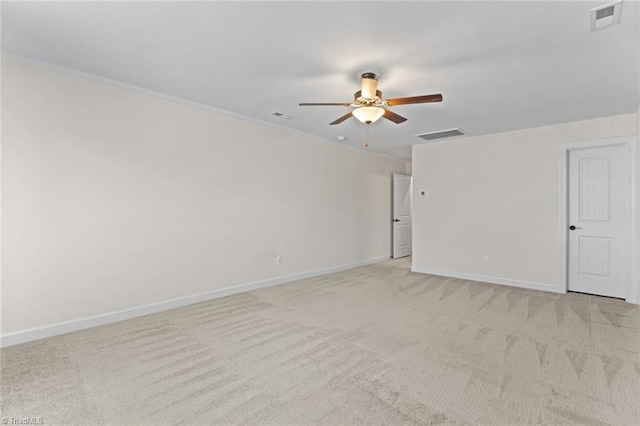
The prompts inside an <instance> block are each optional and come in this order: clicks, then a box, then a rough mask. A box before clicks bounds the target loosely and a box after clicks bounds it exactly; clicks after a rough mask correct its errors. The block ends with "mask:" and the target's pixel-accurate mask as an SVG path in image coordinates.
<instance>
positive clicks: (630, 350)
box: [0, 259, 640, 425]
mask: <svg viewBox="0 0 640 426" xmlns="http://www.w3.org/2000/svg"><path fill="white" fill-rule="evenodd" d="M639 353H640V311H639V310H638V307H637V306H634V305H630V304H627V303H625V302H623V301H620V300H614V299H608V298H601V297H596V296H588V295H582V294H568V295H557V294H551V293H544V292H538V291H530V290H522V289H517V288H510V287H505V286H499V285H491V284H483V283H478V282H470V281H464V280H458V279H450V278H443V277H436V276H431V275H422V274H415V273H411V272H410V271H409V260H408V259H400V260H389V261H385V262H382V263H379V264H375V265H370V266H365V267H361V268H356V269H352V270H349V271H344V272H339V273H335V274H331V275H326V276H322V277H317V278H312V279H307V280H302V281H297V282H293V283H289V284H285V285H280V286H277V287H271V288H267V289H262V290H258V291H252V292H250V293H244V294H239V295H235V296H231V297H227V298H224V299H218V300H214V301H210V302H205V303H200V304H196V305H191V306H187V307H184V308H180V309H175V310H172V311H167V312H163V313H160V314H154V315H149V316H146V317H143V318H138V319H134V320H129V321H124V322H120V323H117V324H112V325H108V326H103V327H99V328H94V329H90V330H85V331H81V332H76V333H71V334H67V335H63V336H58V337H53V338H50V339H46V340H41V341H37V342H32V343H27V344H23V345H18V346H14V347H9V348H5V349H3V350H2V351H1V353H0V355H1V363H2V366H1V367H2V370H1V380H2V382H1V385H0V386H1V388H0V390H1V395H2V416H4V417H5V418H6V417H14V418H23V417H25V416H30V417H42V418H44V421H45V424H83V425H86V424H117V425H124V424H153V425H160V424H215V425H224V424H290V425H302V424H322V425H338V424H340V425H347V424H361V425H375V424H379V425H395V424H458V423H463V424H488V425H497V424H509V425H513V424H587V425H600V424H640V355H639Z"/></svg>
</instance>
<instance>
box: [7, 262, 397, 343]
mask: <svg viewBox="0 0 640 426" xmlns="http://www.w3.org/2000/svg"><path fill="white" fill-rule="evenodd" d="M387 259H389V256H380V257H375V258H373V259H368V260H364V261H361V262H356V263H350V264H347V265H340V266H333V267H331V268H325V269H318V270H316V271H309V272H302V273H299V274H294V275H287V276H283V277H277V278H271V279H268V280H264V281H256V282H252V283H247V284H241V285H238V286H234V287H228V288H223V289H220V290H214V291H209V292H206V293H200V294H194V295H191V296H185V297H180V298H177V299H172V300H167V301H165V302H159V303H152V304H149V305H143V306H138V307H135V308H131V309H125V310H122V311H116V312H109V313H106V314H102V315H96V316H92V317H87V318H80V319H76V320H72V321H66V322H61V323H57V324H52V325H46V326H43V327H37V328H31V329H28V330H21V331H16V332H13V333H7V334H3V335H0V348H2V347H8V346H13V345H18V344H20V343H26V342H31V341H33V340H39V339H44V338H47V337H52V336H58V335H60V334H65V333H71V332H73V331H79V330H84V329H87V328H91V327H97V326H100V325H105V324H111V323H114V322H119V321H124V320H127V319H131V318H136V317H141V316H144V315H149V314H153V313H156V312H162V311H166V310H169V309H174V308H179V307H181V306H186V305H192V304H194V303H199V302H205V301H207V300H212V299H218V298H220V297H226V296H231V295H233V294H237V293H243V292H246V291H251V290H257V289H259V288H264V287H271V286H274V285H278V284H284V283H287V282H291V281H297V280H302V279H305V278H312V277H317V276H319V275H325V274H330V273H333V272H339V271H344V270H346V269H352V268H357V267H358V266H364V265H370V264H372V263H377V262H381V261H383V260H387Z"/></svg>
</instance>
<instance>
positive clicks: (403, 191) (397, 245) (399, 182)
mask: <svg viewBox="0 0 640 426" xmlns="http://www.w3.org/2000/svg"><path fill="white" fill-rule="evenodd" d="M410 255H411V176H405V175H399V174H397V173H394V174H393V257H394V258H397V257H404V256H410Z"/></svg>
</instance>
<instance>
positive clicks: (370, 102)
mask: <svg viewBox="0 0 640 426" xmlns="http://www.w3.org/2000/svg"><path fill="white" fill-rule="evenodd" d="M353 98H354V100H353V102H352V103H301V104H299V105H300V106H346V107H353V108H355V109H354V110H352V111H350V112H348V113H347V114H345V115H343V116H342V117H340V118H338V119H337V120H335V121H332V122H331V123H329V124H330V125H334V124H340V123H342V122H343V121H345V120H346V119H348V118H351V116H354V117H356V118H357V119H358V120H360V121H361V122H363V123H365V124H371V123H374V122H375V121H377V120H378V119H379V118H380V117H384V118H386V119H387V120H391V121H393V122H394V123H396V124H400V123H404V122H405V121H407V119H406V118H405V117H403V116H401V115H398V114H396V113H395V112H391V111H390V110H389V109H387V108H384V107H392V106H397V105H408V104H425V103H429V102H441V101H442V95H441V94H439V93H438V94H435V95H423V96H411V97H408V98H395V99H386V100H385V99H382V92H381V91H379V90H378V79H377V78H376V75H375V74H374V73H372V72H365V73H363V74H362V76H361V78H360V90H358V91H357V92H356V93H354V96H353Z"/></svg>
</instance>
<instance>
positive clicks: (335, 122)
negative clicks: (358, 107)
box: [329, 112, 353, 126]
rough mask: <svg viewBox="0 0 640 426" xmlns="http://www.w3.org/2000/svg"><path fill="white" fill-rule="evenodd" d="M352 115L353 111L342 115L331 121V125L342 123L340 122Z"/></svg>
mask: <svg viewBox="0 0 640 426" xmlns="http://www.w3.org/2000/svg"><path fill="white" fill-rule="evenodd" d="M352 115H353V114H351V112H349V113H347V114H345V115H343V116H342V117H340V118H338V119H337V120H335V121H332V122H331V123H329V125H331V126H332V125H334V124H340V123H342V122H343V121H344V120H346V119H347V118H351V116H352Z"/></svg>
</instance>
